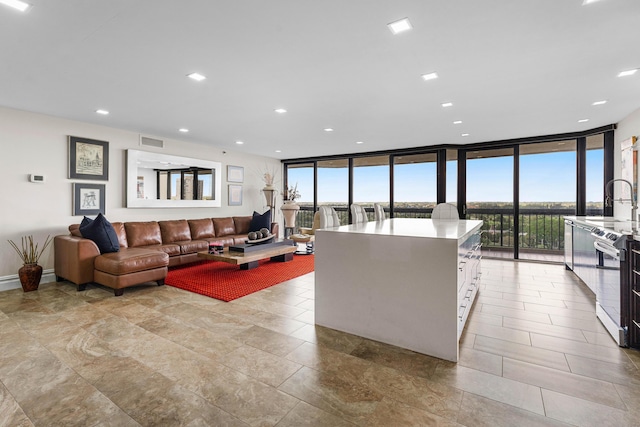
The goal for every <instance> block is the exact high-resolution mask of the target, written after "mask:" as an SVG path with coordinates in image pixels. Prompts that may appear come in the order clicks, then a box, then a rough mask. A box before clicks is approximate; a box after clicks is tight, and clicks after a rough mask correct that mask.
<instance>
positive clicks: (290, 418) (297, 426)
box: [277, 401, 355, 427]
mask: <svg viewBox="0 0 640 427" xmlns="http://www.w3.org/2000/svg"><path fill="white" fill-rule="evenodd" d="M354 425H355V424H353V423H350V422H349V421H346V420H343V419H341V418H340V417H337V416H335V415H333V414H330V413H329V412H326V411H323V410H322V409H318V408H316V407H315V406H311V405H309V404H308V403H306V402H302V401H301V402H299V403H298V404H297V405H296V407H295V408H293V409H292V410H291V412H289V413H288V414H287V415H286V416H285V417H284V418H283V419H282V420H280V422H279V423H278V425H277V427H304V426H308V427H353V426H354Z"/></svg>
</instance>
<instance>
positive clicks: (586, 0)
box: [582, 0, 600, 6]
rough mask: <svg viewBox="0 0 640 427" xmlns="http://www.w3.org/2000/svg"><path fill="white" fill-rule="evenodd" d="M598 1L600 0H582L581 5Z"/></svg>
mask: <svg viewBox="0 0 640 427" xmlns="http://www.w3.org/2000/svg"><path fill="white" fill-rule="evenodd" d="M599 1H600V0H583V1H582V5H583V6H586V5H588V4H591V3H596V2H599Z"/></svg>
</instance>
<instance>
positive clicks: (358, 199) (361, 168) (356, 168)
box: [353, 156, 389, 220]
mask: <svg viewBox="0 0 640 427" xmlns="http://www.w3.org/2000/svg"><path fill="white" fill-rule="evenodd" d="M353 203H357V204H360V205H362V206H364V207H365V209H366V210H367V216H368V217H369V220H373V219H374V215H373V204H374V203H380V204H382V205H383V206H384V208H385V210H387V211H388V210H389V156H371V157H357V158H355V159H353Z"/></svg>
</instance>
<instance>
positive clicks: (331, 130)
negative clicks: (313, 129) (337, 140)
mask: <svg viewBox="0 0 640 427" xmlns="http://www.w3.org/2000/svg"><path fill="white" fill-rule="evenodd" d="M324 131H325V132H333V128H324Z"/></svg>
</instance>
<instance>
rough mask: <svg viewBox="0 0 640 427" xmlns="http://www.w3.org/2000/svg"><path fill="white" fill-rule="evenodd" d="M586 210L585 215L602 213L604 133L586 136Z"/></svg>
mask: <svg viewBox="0 0 640 427" xmlns="http://www.w3.org/2000/svg"><path fill="white" fill-rule="evenodd" d="M585 175H586V185H585V190H586V199H585V200H586V211H585V213H586V214H587V215H603V214H604V184H605V182H604V135H603V134H598V135H593V136H590V137H588V138H587V155H586V167H585Z"/></svg>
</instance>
